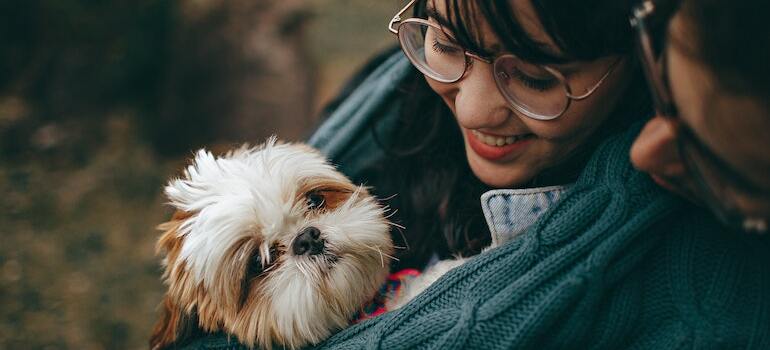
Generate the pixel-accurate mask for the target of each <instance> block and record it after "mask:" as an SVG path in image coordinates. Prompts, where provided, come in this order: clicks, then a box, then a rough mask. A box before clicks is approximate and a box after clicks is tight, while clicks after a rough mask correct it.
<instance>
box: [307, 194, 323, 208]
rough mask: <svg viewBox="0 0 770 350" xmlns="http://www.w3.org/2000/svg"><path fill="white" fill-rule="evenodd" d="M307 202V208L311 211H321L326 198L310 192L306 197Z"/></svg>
mask: <svg viewBox="0 0 770 350" xmlns="http://www.w3.org/2000/svg"><path fill="white" fill-rule="evenodd" d="M305 200H306V202H307V207H308V209H310V210H315V209H321V208H323V207H324V204H325V203H326V201H325V200H324V196H323V195H322V194H321V193H319V192H316V191H313V192H310V193H308V194H307V195H306V196H305Z"/></svg>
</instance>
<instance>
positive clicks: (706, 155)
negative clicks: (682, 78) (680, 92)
mask: <svg viewBox="0 0 770 350" xmlns="http://www.w3.org/2000/svg"><path fill="white" fill-rule="evenodd" d="M654 12H655V4H654V3H653V2H652V1H650V0H646V1H644V2H642V3H641V4H639V5H638V6H637V7H636V8H634V11H633V13H632V15H631V18H630V22H631V26H632V27H634V28H635V29H636V31H637V34H638V36H637V47H638V53H639V56H640V58H641V61H642V66H643V68H644V72H645V76H646V77H647V81H648V83H649V86H650V91H651V93H652V97H653V102H654V103H655V108H656V109H657V111H658V113H659V114H661V115H662V116H663V117H665V118H667V119H668V120H669V121H670V122H671V123H672V125H673V126H674V128H675V130H676V143H677V151H678V152H679V156H680V158H681V159H682V162H683V163H684V167H685V169H686V172H687V174H689V175H690V176H691V177H692V179H693V181H694V183H695V187H696V188H695V189H694V191H695V193H692V195H694V196H695V197H697V198H700V199H701V200H703V201H704V204H705V205H706V206H707V207H709V209H710V210H711V211H712V212H714V213H715V214H716V216H717V218H718V219H719V220H720V221H722V222H723V223H724V224H726V225H728V226H730V227H734V228H739V229H742V230H744V231H754V232H766V231H767V226H768V225H767V219H765V218H757V217H747V216H745V215H743V214H742V213H741V211H740V209H739V208H738V206H737V205H736V201H735V198H736V197H738V196H741V197H744V198H755V199H757V198H762V197H763V196H767V197H766V198H765V199H764V200H770V195H768V194H767V193H766V192H767V191H765V190H762V189H759V188H757V186H755V185H754V184H752V183H751V181H748V180H746V179H745V178H744V176H743V175H741V174H740V173H739V172H737V171H735V170H732V167H731V166H730V165H728V164H727V163H726V162H725V161H724V160H722V159H721V158H720V157H719V156H717V155H716V154H714V152H713V151H711V150H710V149H709V148H708V147H707V146H706V145H704V144H703V142H701V141H700V140H699V139H698V137H697V136H696V135H695V133H694V132H693V131H692V130H691V129H690V128H689V127H688V126H687V125H686V124H685V123H684V122H682V120H681V118H679V117H678V112H677V109H676V106H675V105H674V103H673V99H672V98H671V92H670V88H669V84H668V79H667V75H666V72H668V69H667V67H666V59H665V58H663V57H662V56H664V54H665V51H661V52H656V50H655V47H656V46H655V45H654V43H653V39H652V35H651V34H650V32H649V29H648V28H649V26H648V23H649V21H650V20H651V18H652V16H653V15H654ZM659 46H660V47H662V46H663V45H659ZM659 57H660V59H659Z"/></svg>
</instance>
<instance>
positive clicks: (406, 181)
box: [366, 0, 651, 269]
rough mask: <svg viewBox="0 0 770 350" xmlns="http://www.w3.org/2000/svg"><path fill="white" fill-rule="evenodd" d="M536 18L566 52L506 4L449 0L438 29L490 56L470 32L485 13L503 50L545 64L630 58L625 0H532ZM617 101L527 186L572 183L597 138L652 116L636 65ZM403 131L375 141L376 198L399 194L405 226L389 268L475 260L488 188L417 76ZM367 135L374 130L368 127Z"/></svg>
mask: <svg viewBox="0 0 770 350" xmlns="http://www.w3.org/2000/svg"><path fill="white" fill-rule="evenodd" d="M437 1H439V0H437ZM532 2H533V5H534V8H535V11H536V12H537V14H538V16H539V17H540V21H541V22H542V23H543V25H544V26H545V30H546V31H547V33H548V34H549V35H550V36H551V37H552V38H553V39H554V41H555V42H556V43H557V45H558V46H559V48H560V49H561V51H562V53H563V55H562V56H560V57H557V56H555V55H554V54H553V53H552V52H548V51H546V50H543V47H542V46H541V45H539V43H537V42H535V41H534V40H532V38H530V37H529V36H528V35H527V34H526V33H525V32H524V30H523V29H522V26H521V24H520V23H519V22H518V21H517V20H516V17H515V16H513V14H512V10H511V8H510V4H509V1H508V0H505V1H458V0H445V4H446V7H445V8H447V9H448V11H447V18H446V20H447V22H449V23H444V25H446V26H448V28H449V29H450V30H451V31H452V33H453V34H454V35H455V36H456V38H457V40H458V42H459V44H461V45H462V46H464V47H466V48H467V49H469V50H471V51H473V52H476V53H480V54H486V52H485V51H484V44H483V43H480V42H477V40H476V39H475V38H477V36H476V35H475V33H474V30H475V28H476V27H477V24H478V17H474V15H473V14H481V16H482V17H483V18H484V20H485V21H487V22H488V23H489V24H490V25H491V27H492V29H493V31H494V32H495V34H496V35H497V36H498V37H499V38H500V40H501V41H502V44H503V45H504V46H505V49H506V50H507V51H510V52H514V53H516V54H517V55H518V56H519V57H522V58H524V59H527V60H530V61H533V62H539V63H545V62H560V61H561V62H563V61H572V60H593V59H597V58H600V57H604V56H608V55H628V56H631V54H632V52H633V48H634V42H633V35H632V32H631V29H630V27H629V24H628V13H629V12H630V9H631V6H632V4H631V3H632V1H631V0H627V1H626V0H593V1H580V2H578V1H571V0H532ZM425 6H426V1H425V0H421V1H418V3H417V4H416V7H415V11H416V15H418V16H421V15H424V13H425V8H426V7H425ZM633 79H634V82H633V83H632V84H630V85H629V88H628V89H627V91H626V93H625V96H623V98H622V100H621V103H618V107H616V109H615V111H613V112H612V115H611V116H610V117H609V118H608V120H607V122H605V124H604V125H603V126H602V127H601V128H600V130H599V131H597V132H596V134H595V135H594V136H593V137H592V138H591V140H592V141H590V142H589V143H588V144H586V145H585V146H584V147H582V148H581V149H580V150H579V151H576V153H575V154H574V155H573V156H572V157H571V161H569V162H568V163H569V164H562V165H560V166H559V169H549V171H546V172H543V173H541V174H539V175H538V176H537V177H536V178H535V179H533V180H532V182H531V183H530V184H527V185H529V186H545V185H552V184H563V183H567V182H572V181H574V180H575V179H576V178H577V176H578V174H579V173H580V171H581V170H582V168H583V165H584V164H585V161H586V160H587V158H588V156H589V155H590V154H591V152H592V151H593V149H594V147H595V144H596V143H598V142H599V141H600V140H601V139H603V137H602V136H603V135H607V134H608V133H611V132H614V131H615V130H618V129H620V128H624V127H627V126H628V125H629V123H630V122H631V121H633V120H636V119H639V118H641V117H646V116H649V115H650V113H651V107H650V105H651V104H650V101H649V97H648V95H647V87H646V85H645V83H644V80H643V77H642V75H641V73H640V72H639V71H638V69H635V74H634V78H633ZM402 90H403V104H402V106H401V116H400V120H399V123H400V127H399V128H398V129H397V131H396V132H395V135H389V136H390V138H385V137H383V136H382V135H377V136H380V137H379V138H380V139H383V140H384V139H388V140H393V141H392V142H389V143H384V144H383V145H382V146H383V148H385V149H386V151H387V152H388V154H389V156H388V158H387V160H386V161H385V162H383V163H381V164H380V165H378V166H376V167H374V168H372V169H369V170H368V171H367V175H366V176H367V177H368V182H369V184H371V185H373V186H374V190H375V193H376V194H377V195H378V196H379V197H381V198H387V197H391V196H393V195H395V196H394V197H393V198H392V199H390V200H388V202H387V204H388V205H389V206H391V207H392V208H394V209H396V210H397V213H396V214H395V215H394V217H393V219H394V220H395V221H397V222H398V223H400V224H401V225H403V226H404V227H405V229H404V230H403V234H395V235H394V239H395V241H396V244H397V245H400V246H404V247H407V249H405V250H401V251H399V252H398V257H399V258H400V262H398V263H396V264H395V266H394V269H400V268H406V267H417V268H421V267H424V265H425V264H426V263H427V262H428V260H429V259H430V258H431V257H432V256H433V254H434V253H435V254H437V255H438V257H439V258H446V257H449V256H451V255H454V254H461V255H465V256H467V255H472V254H476V253H478V252H480V251H481V249H482V248H484V247H485V246H487V245H489V244H490V234H489V231H488V228H487V225H486V224H485V220H484V217H483V213H482V210H481V204H480V195H481V194H482V193H483V192H485V191H486V190H489V188H488V186H486V185H484V184H483V183H481V181H480V180H478V179H477V178H476V176H475V175H474V174H473V172H472V171H471V169H470V167H469V165H468V163H467V159H466V156H465V148H464V143H463V139H462V135H461V133H460V130H459V127H458V126H457V123H456V121H455V119H454V116H453V114H452V113H451V111H450V110H449V109H448V107H447V106H446V105H445V103H444V102H443V101H442V100H441V98H440V97H439V96H438V95H436V93H435V92H434V91H433V90H431V89H430V87H429V86H428V85H427V83H426V82H425V78H424V77H423V76H422V75H421V74H419V73H418V72H417V71H416V70H415V71H414V74H413V76H412V77H411V78H410V79H408V80H407V81H405V82H404V84H403V85H402ZM372 132H374V131H373V129H372Z"/></svg>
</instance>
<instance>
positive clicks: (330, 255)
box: [307, 249, 340, 269]
mask: <svg viewBox="0 0 770 350" xmlns="http://www.w3.org/2000/svg"><path fill="white" fill-rule="evenodd" d="M307 259H308V260H310V261H311V262H313V263H315V264H317V265H319V266H322V267H326V268H329V269H331V268H333V267H334V265H336V264H337V262H339V260H340V256H339V254H337V253H335V252H332V251H331V250H329V249H324V250H323V251H322V252H321V253H320V254H315V255H310V256H307Z"/></svg>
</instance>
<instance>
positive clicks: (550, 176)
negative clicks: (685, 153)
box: [366, 0, 651, 268]
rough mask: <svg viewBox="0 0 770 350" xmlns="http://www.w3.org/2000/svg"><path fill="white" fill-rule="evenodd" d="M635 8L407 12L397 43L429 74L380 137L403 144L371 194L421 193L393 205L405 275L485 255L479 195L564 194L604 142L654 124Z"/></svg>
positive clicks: (411, 8)
mask: <svg viewBox="0 0 770 350" xmlns="http://www.w3.org/2000/svg"><path fill="white" fill-rule="evenodd" d="M630 4H631V2H630V1H629V2H628V4H620V3H618V2H611V1H607V2H606V3H605V2H600V3H597V4H593V5H590V6H585V5H581V6H575V5H571V4H567V3H564V2H563V1H553V0H551V1H533V2H530V1H520V2H494V3H487V2H481V3H480V2H466V1H410V2H409V3H408V4H406V6H405V7H404V8H402V9H401V10H400V11H398V12H397V13H396V15H395V16H394V17H393V19H392V20H391V21H390V23H389V26H388V27H389V30H390V31H391V32H392V33H394V34H396V36H397V38H398V41H399V43H400V46H401V49H402V51H403V53H404V54H405V56H406V57H407V58H408V59H409V61H410V62H411V63H412V65H413V66H414V67H415V68H416V69H417V70H418V71H419V72H420V73H422V74H421V75H411V76H410V77H409V78H408V79H406V80H404V81H403V82H402V83H401V84H402V86H403V89H405V90H407V91H409V95H410V96H412V98H409V99H405V101H404V105H403V107H402V111H401V116H400V119H399V121H398V123H399V126H400V127H399V128H397V130H394V131H393V134H392V135H387V137H386V135H384V134H383V135H382V136H383V137H382V138H383V139H385V138H387V139H390V140H398V141H396V142H386V144H385V145H383V146H384V147H385V148H386V149H387V150H388V153H389V154H390V155H391V156H389V157H387V158H386V159H385V160H384V162H382V163H379V164H378V165H376V166H375V167H374V168H372V169H369V170H367V172H369V171H371V172H372V173H373V174H374V176H377V179H376V180H374V179H373V178H371V177H370V178H367V179H366V180H368V181H370V182H372V183H374V184H376V188H375V190H376V191H377V192H378V193H379V194H381V195H382V196H390V195H392V194H394V193H399V192H402V191H403V189H404V188H409V189H410V192H411V193H412V195H410V196H405V195H401V196H397V197H396V198H394V199H393V200H392V201H391V203H389V204H390V205H392V206H394V207H396V208H398V209H399V215H397V218H399V219H400V220H401V222H402V223H403V224H404V226H406V229H405V231H404V236H405V238H404V241H403V242H401V243H402V244H403V245H408V246H409V247H410V249H409V250H407V251H403V252H401V255H402V256H401V258H402V260H401V265H400V266H403V267H418V268H419V267H422V265H423V264H425V263H426V262H427V261H428V260H429V259H430V258H431V256H433V254H436V255H437V256H438V257H441V258H446V257H449V256H451V255H453V254H463V255H472V254H475V253H478V252H479V251H480V249H481V248H483V247H484V246H486V245H488V244H489V242H490V240H489V233H488V230H487V227H486V225H485V223H484V215H483V213H482V210H481V208H480V207H479V205H478V198H479V197H480V196H481V194H482V193H483V192H485V191H487V190H490V189H494V188H531V187H543V186H554V185H559V186H562V185H568V184H570V183H572V182H573V181H575V179H576V178H577V176H578V174H579V173H580V172H581V170H582V167H583V166H584V164H585V162H586V160H587V158H588V156H589V155H590V154H591V152H592V151H593V149H594V148H595V147H596V145H597V144H598V143H599V142H600V141H601V140H602V139H603V138H605V137H607V136H608V135H610V134H612V133H614V132H617V131H619V130H622V129H624V128H626V127H627V126H628V125H630V124H631V123H632V122H633V121H634V120H639V119H641V118H643V117H644V116H646V115H648V113H649V111H650V109H651V107H650V102H649V98H648V95H647V92H646V88H645V86H644V79H643V77H642V75H641V71H640V70H639V69H638V66H637V65H636V64H635V63H634V62H635V61H634V60H633V59H629V57H632V54H633V45H631V44H632V43H633V41H632V38H633V36H632V34H633V33H632V32H631V30H630V28H629V27H628V25H627V22H626V20H625V14H626V12H627V11H628V10H627V9H628V8H630ZM409 12H411V13H412V15H411V16H409V15H408V13H409ZM589 16H591V17H592V18H596V19H600V20H601V21H603V22H602V25H597V24H595V22H593V21H584V20H583V19H584V18H588V17H589ZM608 28H612V29H611V30H608ZM378 167H381V168H378ZM385 169H387V171H388V173H389V174H390V175H389V176H378V175H377V174H379V173H382V172H383V171H384V170H385ZM428 218H430V219H428ZM397 238H398V237H397Z"/></svg>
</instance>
